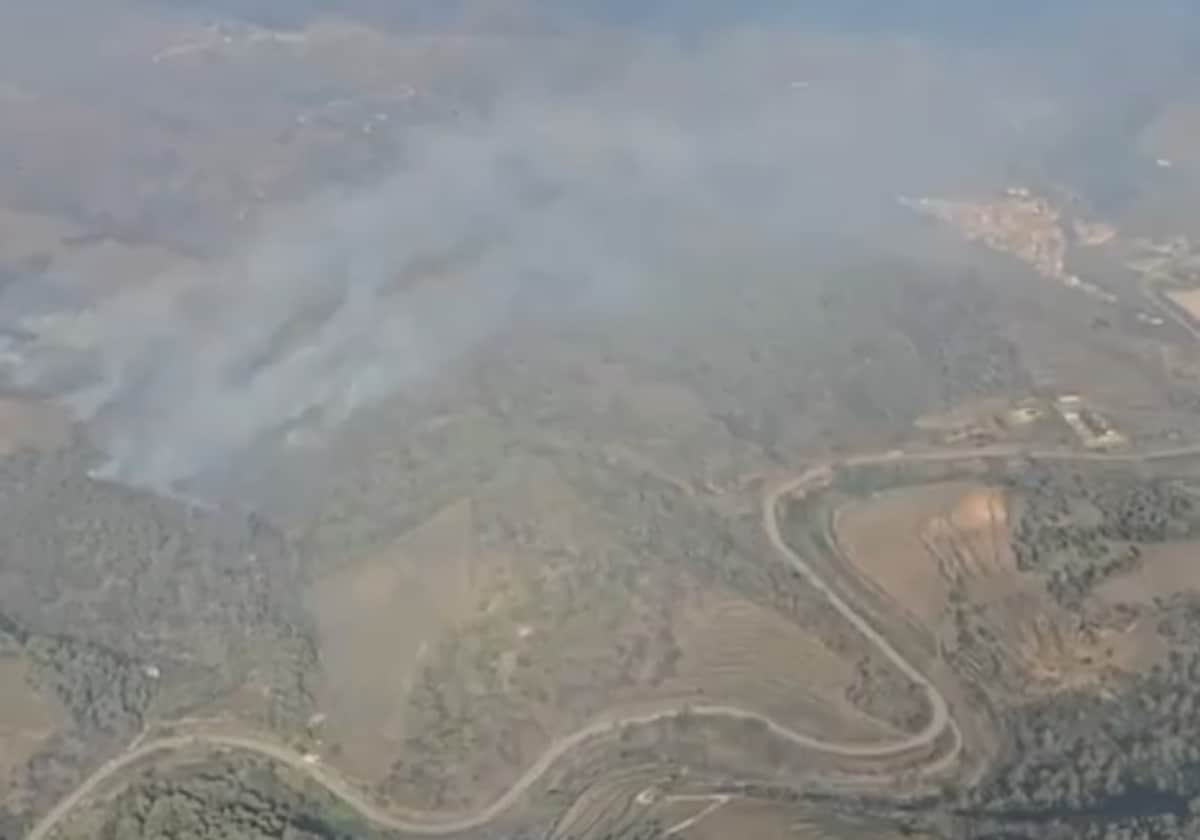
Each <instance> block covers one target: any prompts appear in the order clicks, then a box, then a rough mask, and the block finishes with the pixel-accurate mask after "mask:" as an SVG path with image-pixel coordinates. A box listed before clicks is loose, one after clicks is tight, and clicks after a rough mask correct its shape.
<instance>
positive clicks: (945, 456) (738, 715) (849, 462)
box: [27, 445, 1200, 840]
mask: <svg viewBox="0 0 1200 840" xmlns="http://www.w3.org/2000/svg"><path fill="white" fill-rule="evenodd" d="M1193 455H1200V445H1198V446H1189V447H1179V448H1176V449H1170V450H1162V451H1159V452H1151V453H1146V454H1143V455H1137V454H1128V455H1112V454H1106V453H1079V452H1071V451H1069V450H1046V451H1030V450H1022V449H1020V448H1019V447H1012V446H994V447H987V448H980V449H976V450H972V451H965V452H964V451H960V450H953V451H950V450H947V451H929V452H918V453H906V452H903V451H898V450H893V451H890V452H885V453H870V454H864V455H858V456H852V457H850V458H847V459H845V460H843V461H842V462H840V463H841V464H842V465H845V466H865V465H870V464H882V463H922V462H952V461H964V460H975V459H979V458H986V457H1010V456H1011V457H1017V456H1028V457H1033V458H1040V459H1045V460H1059V461H1090V462H1095V461H1101V462H1115V463H1121V462H1136V461H1145V460H1167V459H1171V458H1180V457H1186V456H1193ZM835 466H837V465H835V464H826V465H821V466H816V467H813V468H811V469H809V470H807V471H805V472H804V473H802V474H800V475H799V476H796V477H795V478H792V479H790V480H788V481H785V482H783V483H781V484H779V485H777V486H776V487H774V488H773V489H772V490H771V491H770V492H768V493H767V494H766V496H765V498H764V500H763V507H762V524H763V528H764V530H765V531H766V534H767V537H768V539H769V540H770V542H771V545H772V546H773V547H774V549H775V550H776V552H778V553H779V555H780V558H781V559H782V560H783V562H785V563H787V564H788V566H789V567H790V568H792V569H793V570H795V571H796V572H798V573H799V574H800V575H801V576H803V577H804V579H805V580H806V581H807V582H808V583H809V585H811V586H812V587H813V588H814V589H816V590H817V591H818V592H820V593H821V594H822V595H823V596H824V597H825V599H826V600H827V602H828V603H829V605H830V606H832V607H833V608H834V609H835V610H836V611H837V612H838V613H839V614H840V615H841V616H842V617H843V618H845V619H846V621H847V622H849V623H850V625H851V626H853V627H854V628H855V629H856V630H857V631H858V632H859V633H860V634H862V636H863V637H864V638H865V639H866V640H867V641H868V642H870V643H871V644H872V645H873V646H874V647H876V648H877V649H878V650H879V652H880V653H881V654H882V655H883V656H884V657H885V658H886V659H887V660H888V661H889V662H891V663H892V664H893V665H895V666H896V668H897V669H899V670H900V672H901V673H903V674H904V675H905V676H906V677H907V678H908V679H909V680H911V681H912V682H913V683H915V684H916V685H917V686H918V687H920V688H921V689H922V691H924V693H925V695H926V697H927V698H928V702H929V706H930V710H931V714H930V719H929V722H928V723H927V724H926V725H925V726H924V727H923V728H922V729H921V730H920V731H919V732H916V733H914V734H911V735H907V736H905V737H903V738H899V739H897V740H894V741H889V742H884V743H878V744H855V743H839V742H837V741H830V740H825V739H822V738H817V737H814V736H811V735H806V734H804V733H802V732H797V731H796V730H794V729H791V728H789V727H786V726H783V725H781V724H779V723H777V722H775V721H773V720H771V719H770V718H768V717H766V716H764V715H760V714H757V713H755V712H751V711H747V710H745V709H739V708H737V707H734V706H722V705H691V704H688V705H687V706H670V707H664V708H662V709H659V710H657V711H651V712H646V713H642V714H636V715H623V716H616V717H611V718H601V719H600V720H597V721H595V722H593V723H591V724H589V725H587V726H585V727H584V728H582V729H579V730H577V731H575V732H573V733H571V734H570V735H566V736H564V737H562V738H560V739H558V740H556V741H555V742H554V743H553V744H551V745H550V746H549V747H548V748H547V749H546V751H545V752H544V753H542V755H541V756H540V757H539V758H538V760H537V761H536V762H534V763H533V764H532V765H531V766H530V767H529V768H528V769H526V771H525V772H524V773H523V774H521V776H520V778H518V779H517V780H516V781H515V782H514V783H513V784H512V786H511V787H509V788H508V789H507V790H506V791H505V792H504V793H503V794H501V795H500V796H499V797H498V798H497V799H495V800H494V801H493V802H492V803H491V804H489V805H487V806H485V807H484V808H482V809H480V810H479V811H476V812H475V813H473V814H467V815H461V816H458V815H451V814H444V813H437V812H431V811H418V810H411V809H405V810H401V809H398V808H394V807H393V808H384V807H382V806H379V805H377V804H375V803H374V802H372V801H371V800H370V799H369V798H368V797H367V795H366V794H365V793H363V792H362V791H360V790H358V789H356V788H355V787H354V786H353V785H352V784H350V783H349V782H347V781H346V780H345V779H344V778H342V777H341V776H340V775H339V774H338V773H337V771H335V770H334V769H333V768H330V767H328V766H325V765H322V764H311V763H309V762H308V761H306V760H305V758H304V756H303V755H302V754H301V753H299V752H297V751H295V750H292V749H290V748H288V747H284V746H281V745H279V744H276V743H274V742H272V741H270V740H267V739H259V738H253V737H249V736H242V735H222V734H209V733H197V734H190V735H175V736H166V737H161V738H156V739H153V740H149V741H144V742H139V741H135V742H134V744H133V745H131V747H130V749H128V750H126V752H124V753H122V754H121V755H119V756H117V757H115V758H113V759H111V760H109V761H107V762H105V763H104V764H103V765H101V766H100V767H99V768H98V769H97V770H96V771H95V772H94V773H92V775H91V776H89V777H88V778H87V779H86V780H85V781H84V782H83V783H82V784H81V785H80V786H79V787H78V788H76V789H75V790H74V791H73V792H72V793H71V794H69V795H68V796H67V797H66V798H64V799H63V800H62V801H61V802H59V803H58V805H56V806H55V807H54V808H53V809H52V810H51V811H50V812H49V813H47V814H46V815H45V816H44V817H43V818H42V819H41V820H40V821H39V822H38V823H37V824H36V825H35V826H34V828H33V830H32V831H31V832H30V833H29V834H28V835H27V837H28V840H46V838H48V837H49V836H50V835H51V833H52V832H53V831H54V830H55V828H57V827H58V825H59V824H60V823H61V822H62V821H63V820H64V819H66V817H67V816H69V815H70V813H71V811H72V810H74V809H75V808H76V807H77V806H79V805H80V804H82V803H83V802H84V801H85V800H86V799H87V797H88V796H90V795H91V794H92V793H93V792H95V791H96V790H97V789H98V788H99V787H100V786H101V785H103V784H104V783H105V782H106V781H108V780H109V779H110V778H112V777H113V776H114V775H116V774H118V773H120V772H121V771H122V770H125V769H127V768H129V767H131V766H132V765H134V764H136V763H138V762H140V761H142V760H145V759H148V758H151V757H152V756H154V755H157V754H160V753H169V752H174V751H178V750H182V749H188V748H192V747H199V746H208V747H216V748H225V749H236V750H243V751H246V752H252V753H257V754H258V755H261V756H264V757H266V758H269V759H271V760H273V761H277V762H279V763H281V764H285V765H287V766H288V767H291V768H293V769H295V770H297V771H299V772H302V773H304V774H306V775H308V776H309V777H310V778H311V779H312V780H313V781H315V782H317V783H318V784H320V785H322V786H323V787H325V788H326V789H327V790H329V791H330V792H331V793H333V794H334V795H335V796H337V797H338V798H339V799H341V800H342V801H343V802H344V803H345V804H346V805H348V806H350V807H351V808H352V809H354V810H355V811H356V812H358V814H359V815H360V816H362V817H363V818H364V819H366V820H367V821H369V822H372V823H375V824H376V825H378V826H380V827H382V828H385V829H390V830H395V831H401V832H405V833H409V834H421V835H426V836H443V835H450V834H457V833H460V832H463V831H468V830H470V829H474V828H479V827H481V826H483V825H486V824H487V823H489V822H491V821H492V820H494V819H496V818H497V817H498V816H500V815H501V814H503V813H504V812H505V811H506V810H508V809H509V808H510V807H512V806H513V805H514V804H515V803H516V802H517V801H518V800H519V799H520V798H521V796H523V795H524V794H525V793H526V792H527V791H528V790H529V788H530V787H532V786H533V784H534V783H535V782H537V781H538V780H539V779H540V778H541V777H542V776H543V775H544V774H545V773H546V771H547V770H549V769H550V767H551V766H552V765H553V764H554V763H555V762H556V761H558V759H560V758H562V757H563V756H564V755H565V754H567V753H568V752H570V751H571V750H573V749H575V748H576V747H578V746H579V745H581V744H583V743H584V742H586V741H589V740H591V739H593V738H596V737H599V736H602V735H605V734H610V733H615V732H617V731H618V730H619V729H621V728H622V727H624V726H629V725H642V724H648V723H654V722H656V721H661V720H665V719H667V718H672V717H678V716H681V715H682V714H685V713H686V714H689V715H692V716H694V717H720V718H726V719H734V720H746V721H756V722H758V723H761V724H763V725H765V726H766V727H767V728H768V729H769V730H770V731H771V732H772V733H774V734H775V735H776V736H778V737H780V738H783V739H784V740H787V741H788V742H790V743H793V744H796V745H799V746H802V747H805V748H807V749H811V750H814V751H818V752H822V753H825V754H827V755H831V756H837V757H843V758H856V759H864V758H865V759H871V758H878V759H893V758H896V757H898V756H902V755H904V754H906V753H909V752H918V751H922V750H925V749H927V748H929V747H931V746H933V745H934V743H935V742H936V741H937V740H938V739H939V738H941V737H942V735H943V734H945V733H946V732H950V733H951V734H952V737H953V743H952V746H951V748H950V749H949V750H946V751H945V752H943V753H941V754H940V755H938V756H937V757H936V758H934V759H933V760H932V761H929V762H927V763H925V764H923V765H921V766H920V768H918V769H917V771H916V772H917V773H918V774H919V775H922V776H930V775H936V774H938V773H941V772H943V771H944V770H947V769H948V768H949V767H950V766H951V765H952V764H953V763H954V761H955V760H956V759H957V758H958V755H959V753H960V751H961V749H962V736H961V733H960V731H959V728H958V724H957V723H956V722H955V720H954V718H953V717H952V715H951V713H950V709H949V705H948V703H947V702H946V698H945V697H944V696H943V695H942V693H941V691H940V690H939V689H938V688H937V686H935V685H934V684H933V682H932V681H930V680H929V678H928V677H926V676H925V675H924V674H923V673H922V672H921V671H920V670H919V669H918V668H917V667H916V666H915V665H913V664H912V663H911V662H910V661H909V660H908V659H906V658H905V657H904V655H903V654H902V653H900V651H898V650H897V649H896V648H895V647H894V646H893V645H892V643H891V642H889V641H888V639H887V638H886V637H885V636H884V635H883V634H882V633H881V632H879V631H878V630H876V629H875V627H874V626H872V625H871V623H870V622H869V621H868V620H867V619H866V618H864V617H863V616H862V615H861V614H860V613H858V612H857V611H856V610H855V609H854V607H853V606H852V605H851V604H849V603H847V602H846V601H845V600H844V599H843V598H842V597H841V596H840V595H838V594H837V592H835V591H834V590H833V588H832V587H831V586H830V585H829V584H828V583H827V582H826V581H825V580H824V579H823V578H822V577H821V576H820V574H819V573H818V572H817V571H816V570H815V569H813V567H812V566H810V565H809V564H808V562H807V561H805V560H804V559H803V558H802V557H800V555H798V554H797V553H796V552H795V551H794V550H793V549H792V548H791V547H790V546H789V545H788V544H787V543H786V542H785V541H784V539H783V537H782V534H781V532H780V528H779V518H778V514H779V510H778V509H779V504H780V502H781V501H782V500H784V499H786V498H789V497H794V496H797V495H800V494H804V493H808V492H812V491H813V490H816V489H820V488H822V487H824V486H825V485H826V484H827V483H828V480H829V478H830V476H831V475H832V471H833V469H834V467H835ZM910 772H911V771H910Z"/></svg>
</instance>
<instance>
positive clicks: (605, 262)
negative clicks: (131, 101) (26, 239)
mask: <svg viewBox="0 0 1200 840" xmlns="http://www.w3.org/2000/svg"><path fill="white" fill-rule="evenodd" d="M847 50H848V47H847V45H846V44H843V43H839V42H829V43H823V42H822V41H821V40H820V39H818V38H814V39H812V41H811V42H810V41H806V40H805V39H804V37H803V36H802V35H800V34H799V33H795V34H793V35H790V36H784V35H771V36H768V35H763V34H754V33H743V34H740V35H737V36H733V35H731V36H729V37H727V38H723V39H714V40H712V41H710V42H709V43H708V46H703V47H692V48H689V49H688V50H686V51H684V50H682V49H680V48H678V47H674V46H667V45H666V43H665V42H664V43H662V44H657V45H655V44H649V43H648V42H646V41H641V42H639V43H638V45H637V46H636V47H635V46H630V47H629V51H628V57H629V60H628V61H627V62H618V63H620V64H621V65H622V69H621V70H620V71H619V72H607V73H604V72H598V71H596V70H595V68H594V67H593V68H592V69H591V70H590V71H589V72H590V73H591V74H592V76H593V78H592V79H591V80H590V81H588V82H580V81H576V82H574V83H573V90H572V91H570V92H562V91H559V92H550V90H549V88H550V85H542V86H540V88H539V90H537V91H534V90H532V88H531V86H530V85H529V84H528V78H529V74H528V73H527V72H526V73H523V74H521V77H522V78H524V79H526V83H525V84H524V85H523V86H522V92H521V93H511V94H509V95H506V96H505V97H503V98H502V99H501V100H500V101H498V102H494V103H492V104H491V105H490V106H489V107H488V108H487V109H486V113H485V114H480V115H476V116H473V117H466V118H463V119H462V121H460V122H459V123H456V124H454V125H448V126H443V127H441V128H437V129H428V128H427V129H423V130H421V131H420V132H415V133H413V132H410V133H408V134H405V135H403V144H404V146H405V149H406V152H405V155H404V161H403V163H402V164H401V165H400V167H399V169H398V171H397V172H396V173H395V174H393V175H392V176H390V177H389V178H387V179H386V180H385V181H384V182H383V183H381V184H379V185H378V186H377V187H374V188H370V189H366V190H364V191H361V192H359V193H357V194H351V195H346V194H344V193H339V192H326V193H323V194H320V195H318V196H315V197H313V198H312V199H311V200H310V201H308V202H307V203H306V204H305V205H304V206H303V207H300V208H298V209H294V210H291V211H289V212H287V213H286V214H284V215H282V216H276V217H274V218H272V219H271V220H270V221H269V222H267V223H266V224H264V226H263V230H262V231H261V232H260V233H259V234H258V235H256V236H254V237H251V238H250V241H248V242H247V244H246V245H245V246H244V248H243V249H242V250H241V251H240V252H239V253H236V254H234V255H232V256H231V257H230V258H228V259H227V260H226V261H224V262H223V263H222V264H220V265H212V266H209V267H207V268H206V269H205V270H203V271H197V272H195V273H194V274H190V275H187V276H165V277H161V278H157V279H156V280H154V281H153V282H152V283H150V284H147V285H144V286H143V287H141V290H139V291H136V292H130V293H127V294H124V295H122V296H120V297H117V298H115V299H110V300H106V301H101V302H99V303H96V304H95V305H94V306H92V307H91V308H90V309H89V310H88V311H86V312H85V313H84V314H83V316H81V317H80V318H79V319H76V320H74V321H71V322H70V323H69V324H68V326H62V325H61V324H58V323H57V322H54V321H37V322H29V321H27V322H26V327H28V328H29V329H31V330H32V331H33V332H35V333H38V334H39V335H38V339H37V340H36V341H35V343H34V345H33V347H32V348H26V349H25V350H23V351H22V352H23V353H25V355H26V358H25V360H24V361H23V362H22V363H21V364H20V365H19V366H18V367H17V368H16V371H17V372H16V376H17V378H18V379H19V380H20V381H21V382H22V383H23V384H29V385H43V386H53V387H60V385H61V383H64V382H69V383H72V384H69V386H64V387H66V391H67V396H66V399H67V401H68V402H69V404H70V405H71V406H72V407H73V408H74V410H75V411H76V412H77V414H78V416H79V417H80V418H81V419H84V420H91V421H94V427H95V428H96V429H97V436H98V438H99V440H100V442H101V444H102V446H103V447H104V448H105V450H106V451H107V452H108V454H109V455H110V456H111V463H110V464H109V466H108V468H107V470H106V471H107V473H108V474H109V475H111V476H113V477H116V478H119V479H121V480H125V481H129V482H133V483H138V484H148V485H153V486H158V487H164V486H169V485H170V484H172V483H173V482H176V481H178V480H180V479H185V478H187V477H189V476H192V475H195V474H197V473H198V472H201V471H204V470H207V469H210V468H215V467H219V466H220V465H221V464H222V463H223V462H225V461H227V460H228V459H230V458H232V457H234V456H235V455H236V454H237V453H239V452H240V451H242V450H244V449H245V448H246V447H248V446H250V445H252V444H254V443H256V442H257V441H259V440H261V439H263V438H264V437H266V436H270V435H272V434H275V433H278V432H280V431H281V430H283V429H285V428H287V427H288V426H289V425H290V424H294V423H297V422H304V423H311V424H314V425H316V426H320V427H327V428H328V427H333V426H336V424H337V423H338V421H339V420H340V419H342V418H344V417H346V416H347V415H348V414H349V413H351V412H352V411H354V410H355V409H356V408H358V407H360V406H363V405H365V404H369V403H372V402H375V401H378V400H380V399H383V398H385V397H387V396H388V395H390V394H393V393H396V392H397V391H398V390H400V389H403V388H404V387H405V386H406V385H408V384H410V383H413V382H416V381H420V380H421V379H422V378H424V377H428V376H430V375H433V374H436V372H437V371H438V370H439V369H441V368H442V367H443V366H444V365H445V364H446V363H447V362H448V361H450V360H452V359H454V358H456V357H459V356H461V355H462V354H464V353H466V352H469V351H471V350H472V349H474V348H477V347H478V346H479V344H480V342H481V341H484V340H486V339H487V338H488V337H489V336H491V335H493V334H495V333H496V332H497V331H498V330H500V329H504V328H507V327H509V326H510V325H513V324H516V323H519V322H520V320H521V319H526V318H533V319H537V318H563V317H572V316H576V315H581V314H589V315H590V314H594V313H600V314H602V315H605V316H614V317H619V315H620V312H621V311H623V309H624V308H628V307H636V306H641V305H645V304H646V303H647V301H650V300H652V299H653V296H654V279H655V278H656V277H659V276H663V275H664V274H665V273H670V272H679V271H683V270H686V268H685V267H686V261H687V255H688V254H689V253H693V252H694V251H695V250H696V249H697V247H698V246H704V247H711V246H712V243H713V242H714V240H719V238H720V237H721V236H724V235H729V234H731V233H733V232H736V235H737V236H739V237H740V238H741V239H743V240H745V239H746V237H756V236H757V237H763V238H764V241H765V240H766V239H767V238H770V239H784V240H786V238H787V236H788V235H789V232H792V231H795V230H798V229H810V230H811V229H814V228H815V229H822V226H826V227H829V228H831V229H832V228H834V227H839V226H840V227H845V226H850V225H855V224H863V223H864V219H869V218H870V217H871V215H872V212H873V210H872V208H875V209H878V208H881V207H883V206H885V205H888V204H889V202H890V200H891V196H893V195H894V194H895V192H896V191H899V190H904V189H914V188H920V187H921V186H922V185H933V184H935V182H936V181H937V180H938V179H939V178H944V179H946V180H950V181H953V179H954V178H956V177H958V176H962V175H966V174H969V173H972V172H976V171H978V169H979V168H980V167H981V166H987V167H993V168H995V169H997V170H998V169H1000V168H1001V167H1002V165H1003V163H1004V160H1005V157H1004V155H1003V154H1001V152H1000V150H1001V149H1006V150H1008V152H1009V153H1012V152H1013V150H1019V149H1020V148H1021V144H1022V143H1027V142H1030V143H1031V142H1034V139H1035V138H1044V137H1046V136H1049V135H1052V134H1053V133H1054V132H1056V131H1059V130H1060V125H1059V123H1058V120H1059V119H1060V114H1059V111H1057V110H1056V107H1055V103H1054V102H1053V100H1048V99H1045V98H1044V97H1043V98H1039V96H1040V95H1033V94H1032V93H1031V91H1033V90H1034V87H1035V86H1034V85H1033V84H1032V78H1033V77H1035V76H1036V73H1034V72H1033V71H1029V72H1027V73H1023V72H1020V71H1018V70H1017V69H1015V67H1008V68H1007V69H1006V70H1005V72H1000V71H999V70H998V69H997V68H994V67H989V66H986V64H985V63H984V61H983V60H979V61H974V62H972V63H967V62H966V61H965V60H964V59H962V58H961V57H959V58H958V59H956V60H955V61H954V62H950V63H947V62H946V61H945V57H944V56H939V55H938V54H936V53H935V52H933V51H932V50H928V51H927V50H925V49H923V48H920V47H917V46H915V45H912V44H904V43H890V42H885V41H883V40H880V41H879V42H878V43H875V45H874V46H873V47H871V48H870V49H864V50H863V51H862V52H861V54H857V55H856V54H854V52H853V51H852V50H850V51H849V52H847ZM847 55H852V56H853V60H850V59H849V58H847ZM543 71H544V72H545V74H546V75H547V76H548V77H553V76H554V75H555V73H554V72H552V71H551V70H549V69H547V68H543ZM400 130H401V131H403V129H400ZM794 257H795V259H796V261H797V265H799V264H800V263H801V262H802V260H803V254H796V255H794ZM736 281H737V278H731V282H736ZM27 292H28V290H24V291H23V290H21V289H16V290H12V291H10V294H9V296H8V297H6V298H4V299H2V300H0V307H2V309H3V312H4V314H5V315H6V316H9V317H10V320H11V316H12V315H13V314H14V311H15V308H17V307H19V306H20V305H23V304H21V301H22V295H23V294H25V293H27ZM16 314H19V313H16ZM68 327H69V329H68ZM67 332H69V333H70V335H67V334H66V333H67ZM67 344H70V345H72V347H67V348H65V349H64V345H67Z"/></svg>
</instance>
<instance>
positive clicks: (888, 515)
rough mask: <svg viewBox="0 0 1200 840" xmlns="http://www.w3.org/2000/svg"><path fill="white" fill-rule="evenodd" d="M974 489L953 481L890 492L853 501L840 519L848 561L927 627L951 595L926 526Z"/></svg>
mask: <svg viewBox="0 0 1200 840" xmlns="http://www.w3.org/2000/svg"><path fill="white" fill-rule="evenodd" d="M972 489H973V488H972V485H970V484H965V483H959V482H953V483H948V484H933V485H929V486H926V487H914V488H903V489H900V490H892V491H888V492H885V493H880V494H878V495H876V496H873V497H871V498H869V499H866V500H863V501H856V502H852V503H850V504H848V505H847V506H846V507H844V508H843V509H842V510H841V511H839V514H838V516H837V529H838V539H839V540H840V542H841V544H842V546H843V548H844V549H845V551H846V555H847V558H848V559H849V560H850V562H851V563H853V564H854V565H855V566H856V567H857V568H858V569H859V571H860V572H861V573H862V574H864V575H865V576H866V577H867V578H869V579H870V580H872V581H874V582H875V583H876V584H878V585H879V586H881V587H882V588H883V590H884V591H885V592H887V593H888V594H889V595H890V596H891V597H892V598H894V599H895V600H896V602H897V603H898V604H900V606H902V607H903V608H904V609H905V610H907V611H908V612H909V613H911V614H912V615H913V616H914V617H916V618H917V619H918V620H919V621H920V622H921V623H923V624H926V625H936V623H937V622H938V621H939V619H940V617H941V615H942V612H943V611H944V609H945V606H946V601H947V598H948V595H949V585H948V582H947V580H946V578H945V577H944V575H943V574H942V570H941V568H940V567H939V564H938V562H937V558H936V557H935V556H934V555H933V554H932V553H931V552H930V551H929V547H928V545H927V543H926V538H925V533H924V531H925V528H926V525H927V523H928V522H929V521H930V520H932V519H934V518H935V517H938V516H942V515H945V514H946V513H947V512H948V511H949V510H951V509H952V508H953V506H954V505H955V503H956V502H958V501H959V500H960V499H961V498H962V497H963V496H964V495H965V494H967V493H969V492H970V491H971V490H972Z"/></svg>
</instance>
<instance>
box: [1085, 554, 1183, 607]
mask: <svg viewBox="0 0 1200 840" xmlns="http://www.w3.org/2000/svg"><path fill="white" fill-rule="evenodd" d="M1195 591H1200V540H1187V541H1183V542H1169V543H1157V544H1152V545H1145V546H1142V560H1141V563H1140V564H1139V565H1138V568H1136V569H1134V570H1133V571H1131V572H1127V573H1125V574H1121V575H1115V576H1113V577H1111V578H1109V579H1108V580H1106V581H1104V582H1103V583H1102V584H1101V585H1100V586H1099V587H1097V590H1096V596H1097V597H1098V598H1100V599H1101V600H1103V601H1105V602H1107V603H1111V604H1139V605H1145V606H1153V605H1154V603H1155V601H1156V600H1157V599H1159V598H1167V597H1170V596H1171V595H1174V594H1176V593H1179V592H1195Z"/></svg>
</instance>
